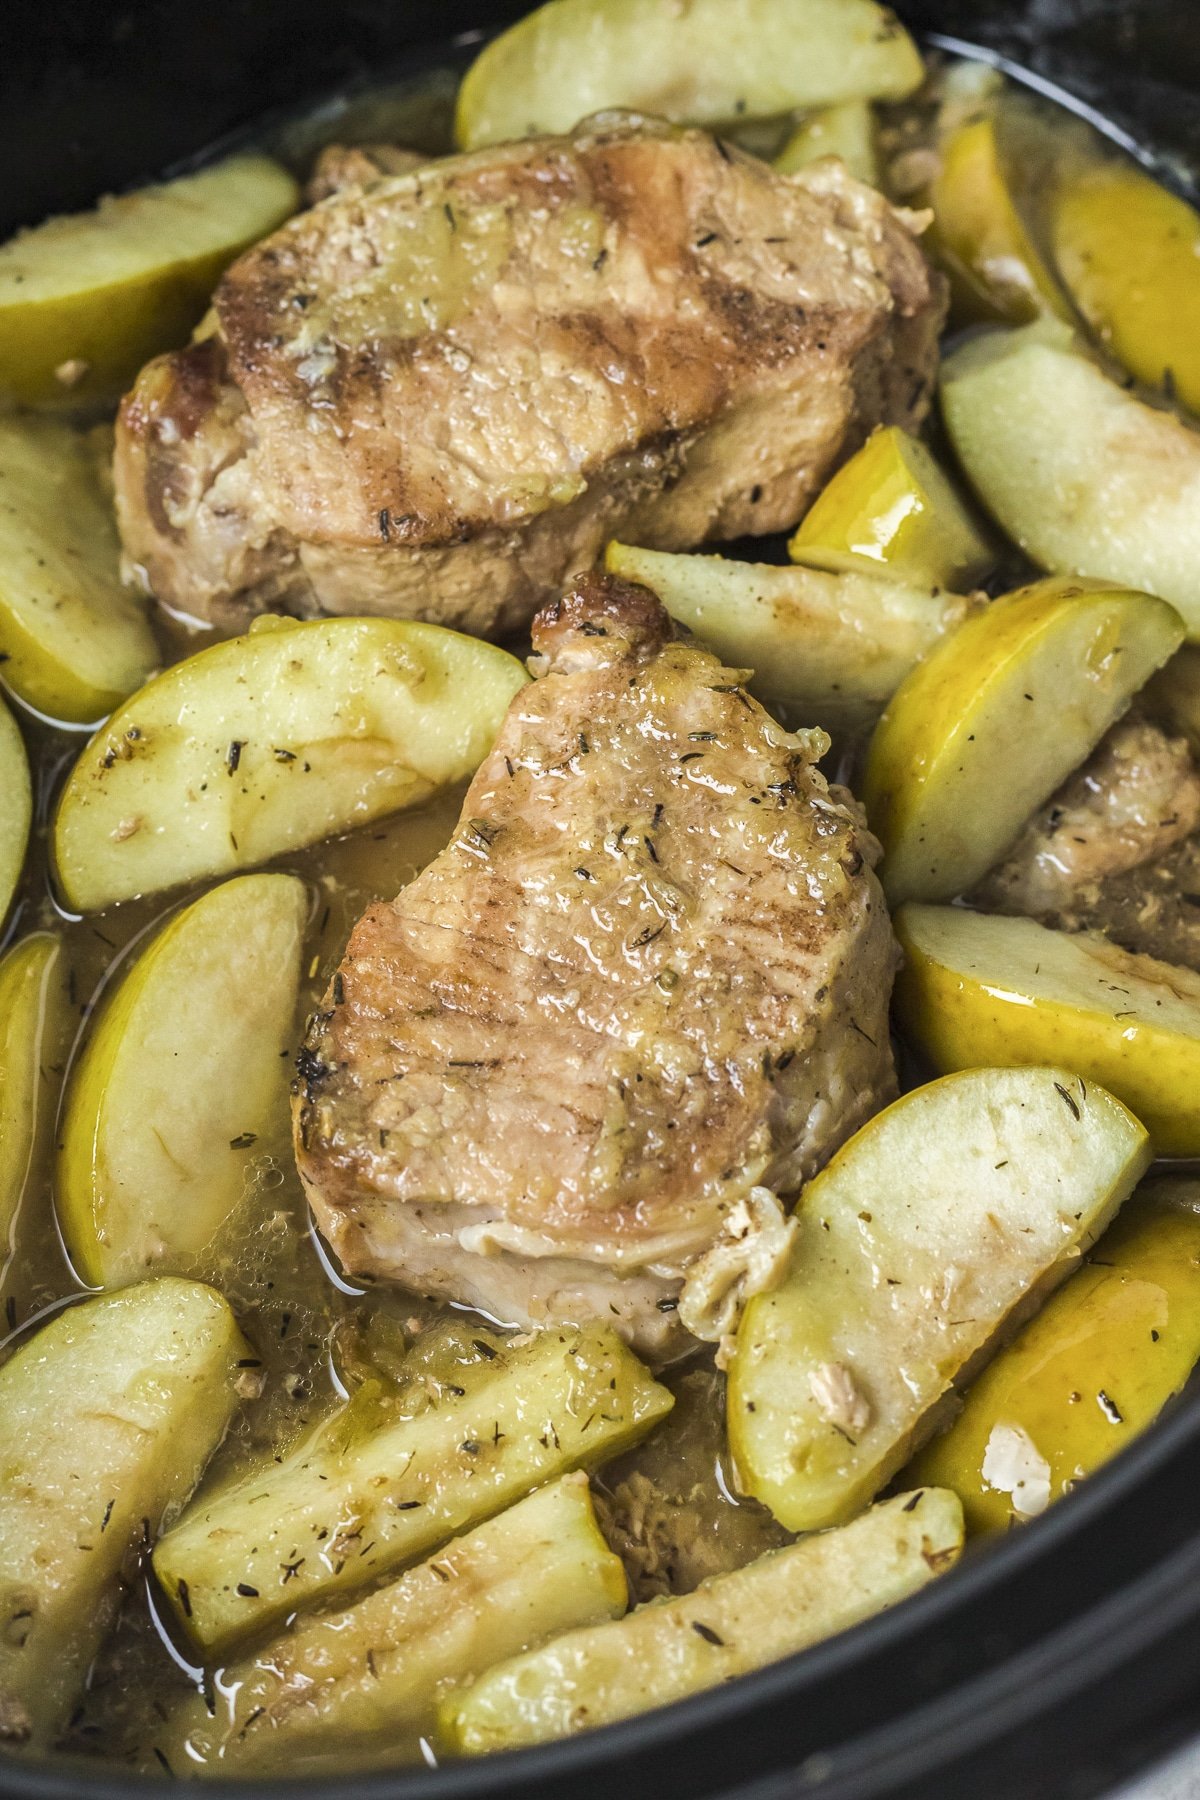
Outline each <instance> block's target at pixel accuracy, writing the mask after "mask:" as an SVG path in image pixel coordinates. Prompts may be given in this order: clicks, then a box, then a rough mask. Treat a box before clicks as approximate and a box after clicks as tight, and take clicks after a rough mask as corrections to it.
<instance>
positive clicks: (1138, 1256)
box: [904, 1181, 1200, 1531]
mask: <svg viewBox="0 0 1200 1800" xmlns="http://www.w3.org/2000/svg"><path fill="white" fill-rule="evenodd" d="M1198 1359H1200V1184H1197V1183H1196V1182H1194V1181H1192V1182H1187V1181H1164V1182H1150V1183H1147V1184H1146V1186H1145V1187H1144V1189H1142V1190H1140V1191H1139V1192H1138V1193H1137V1194H1136V1195H1135V1196H1134V1198H1133V1199H1132V1200H1130V1202H1129V1203H1128V1205H1127V1206H1126V1207H1125V1208H1124V1210H1123V1211H1122V1213H1121V1216H1120V1218H1119V1219H1118V1220H1117V1222H1116V1224H1115V1225H1113V1226H1112V1228H1111V1229H1110V1230H1109V1231H1106V1232H1105V1234H1104V1237H1103V1238H1102V1239H1101V1241H1100V1243H1099V1244H1098V1245H1097V1247H1096V1253H1095V1255H1094V1257H1093V1258H1092V1259H1091V1261H1089V1262H1088V1263H1087V1264H1086V1265H1085V1267H1084V1268H1082V1269H1081V1270H1080V1271H1079V1273H1078V1274H1077V1275H1073V1276H1072V1277H1071V1279H1070V1281H1068V1282H1067V1284H1066V1285H1065V1287H1063V1288H1061V1289H1060V1290H1059V1292H1058V1293H1056V1294H1054V1295H1053V1296H1052V1297H1051V1298H1050V1300H1049V1301H1048V1302H1047V1303H1046V1305H1045V1307H1044V1308H1043V1309H1042V1311H1041V1312H1040V1313H1039V1314H1038V1316H1037V1318H1036V1319H1033V1320H1031V1321H1030V1323H1029V1324H1028V1325H1026V1326H1025V1328H1024V1330H1023V1331H1022V1332H1021V1334H1020V1336H1019V1337H1018V1338H1017V1339H1016V1341H1015V1342H1014V1343H1012V1344H1009V1345H1008V1346H1007V1347H1006V1348H1005V1349H1003V1350H1001V1352H1000V1354H999V1355H998V1356H997V1357H996V1358H995V1360H994V1361H993V1362H992V1363H990V1364H989V1366H988V1367H987V1368H986V1369H985V1370H984V1372H983V1374H982V1375H981V1376H980V1377H979V1379H978V1380H977V1381H976V1382H975V1383H974V1385H973V1386H972V1388H971V1390H970V1392H969V1393H968V1395H967V1397H966V1402H965V1404H964V1406H963V1410H962V1412H961V1413H960V1414H959V1415H958V1417H957V1419H956V1420H955V1421H954V1423H953V1425H951V1427H950V1429H949V1430H948V1431H947V1432H945V1433H944V1435H943V1436H941V1437H939V1438H936V1439H935V1440H934V1441H933V1442H932V1443H931V1444H929V1445H927V1446H926V1448H925V1449H924V1450H923V1451H922V1452H921V1454H920V1455H919V1456H918V1457H917V1459H916V1461H915V1462H914V1463H913V1464H912V1466H911V1468H909V1469H908V1470H907V1471H906V1472H905V1476H904V1479H905V1482H906V1483H909V1482H911V1483H912V1484H914V1485H916V1484H919V1483H921V1482H933V1483H936V1484H938V1485H940V1486H943V1487H948V1488H951V1489H953V1491H954V1492H955V1493H957V1494H958V1495H959V1496H960V1498H961V1500H962V1503H963V1509H964V1511H965V1513H966V1516H967V1524H968V1526H969V1527H970V1529H971V1530H972V1531H1005V1530H1007V1529H1008V1527H1009V1526H1010V1525H1012V1524H1013V1523H1014V1522H1015V1521H1017V1520H1020V1519H1028V1518H1032V1517H1035V1516H1036V1515H1037V1514H1038V1513H1040V1512H1042V1511H1043V1510H1044V1508H1045V1507H1046V1506H1047V1505H1049V1503H1050V1502H1051V1501H1052V1500H1057V1499H1059V1498H1060V1496H1061V1495H1063V1494H1066V1493H1069V1492H1070V1490H1071V1489H1072V1488H1073V1487H1074V1486H1075V1485H1076V1484H1077V1483H1078V1482H1079V1481H1080V1480H1082V1479H1084V1478H1085V1477H1086V1476H1088V1475H1091V1474H1092V1473H1093V1472H1094V1471H1095V1470H1096V1469H1098V1468H1099V1467H1100V1466H1101V1464H1103V1463H1105V1462H1107V1461H1108V1459H1109V1458H1110V1457H1112V1456H1115V1455H1116V1453H1117V1451H1118V1450H1121V1449H1123V1448H1124V1447H1125V1445H1126V1444H1128V1443H1129V1442H1130V1441H1131V1439H1133V1438H1134V1437H1136V1436H1137V1434H1138V1433H1139V1432H1141V1431H1144V1430H1145V1429H1146V1427H1147V1426H1148V1425H1150V1424H1152V1423H1153V1421H1154V1420H1155V1419H1156V1418H1157V1417H1158V1415H1159V1413H1160V1412H1161V1411H1162V1409H1163V1407H1164V1406H1165V1405H1166V1404H1167V1402H1168V1400H1170V1398H1171V1396H1172V1395H1173V1394H1177V1393H1178V1392H1179V1390H1180V1389H1181V1388H1182V1387H1183V1385H1184V1383H1185V1382H1186V1381H1187V1379H1188V1376H1189V1375H1190V1374H1191V1372H1192V1370H1193V1368H1194V1367H1195V1365H1196V1362H1197V1360H1198Z"/></svg>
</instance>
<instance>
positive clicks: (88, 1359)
mask: <svg viewBox="0 0 1200 1800" xmlns="http://www.w3.org/2000/svg"><path fill="white" fill-rule="evenodd" d="M245 1352H246V1344H245V1341H244V1339H243V1338H242V1336H241V1333H240V1332H239V1331H238V1328H237V1325H236V1323H235V1321H234V1317H233V1314H232V1313H231V1312H230V1310H229V1307H228V1306H227V1305H226V1303H225V1301H224V1300H223V1299H222V1298H221V1296H220V1295H219V1294H217V1293H214V1292H213V1290H212V1288H207V1287H201V1286H200V1285H199V1283H197V1282H191V1281H176V1280H173V1279H171V1278H169V1277H168V1278H166V1279H163V1280H159V1281H146V1282H142V1283H140V1284H139V1285H138V1286H137V1287H132V1288H125V1289H123V1290H122V1292H121V1293H119V1294H102V1295H100V1296H98V1297H97V1298H95V1299H91V1300H85V1301H84V1302H83V1304H82V1305H80V1306H72V1307H69V1308H68V1309H67V1310H66V1311H65V1312H61V1313H59V1315H58V1317H57V1318H55V1319H53V1320H51V1322H50V1323H49V1324H48V1325H44V1326H43V1327H42V1329H41V1330H40V1331H39V1332H38V1333H37V1334H36V1336H35V1337H33V1338H31V1339H30V1340H29V1342H28V1343H26V1344H25V1345H24V1346H23V1347H22V1348H21V1349H20V1350H18V1352H17V1354H16V1355H15V1356H14V1357H13V1358H12V1360H11V1361H10V1362H7V1363H5V1365H4V1367H3V1369H0V1445H3V1450H2V1451H0V1456H2V1458H3V1470H4V1480H3V1482H2V1483H0V1606H2V1607H3V1616H4V1619H5V1620H6V1622H7V1628H6V1630H5V1631H4V1632H3V1633H0V1725H2V1729H3V1735H4V1738H5V1741H6V1744H7V1745H12V1744H14V1743H22V1742H24V1743H27V1744H31V1745H33V1746H35V1747H36V1746H41V1747H48V1746H49V1745H50V1744H51V1743H52V1742H53V1740H54V1737H55V1735H56V1733H57V1732H58V1731H59V1730H60V1729H61V1728H62V1726H63V1725H64V1724H65V1723H66V1720H67V1716H68V1714H69V1713H70V1710H71V1707H72V1704H73V1703H74V1701H75V1700H76V1698H77V1697H78V1695H79V1692H80V1690H81V1689H82V1687H83V1686H84V1683H85V1680H86V1678H87V1673H88V1667H89V1665H90V1663H91V1661H92V1658H93V1657H94V1656H95V1654H96V1652H97V1650H98V1649H99V1648H100V1644H101V1642H102V1640H103V1638H104V1634H105V1632H106V1631H107V1629H108V1627H109V1626H110V1625H111V1624H112V1621H113V1619H114V1618H115V1616H116V1613H117V1609H118V1607H119V1605H120V1603H121V1600H122V1597H123V1596H124V1594H125V1592H126V1584H127V1580H128V1577H129V1574H130V1573H131V1572H132V1570H133V1569H135V1568H136V1566H137V1559H138V1556H139V1554H140V1553H142V1552H143V1551H145V1550H146V1549H147V1548H148V1547H149V1543H150V1542H152V1541H153V1538H154V1534H155V1533H156V1532H157V1531H158V1529H159V1527H160V1525H161V1524H162V1521H163V1517H164V1514H168V1513H169V1512H171V1511H173V1510H175V1509H177V1508H178V1507H179V1506H180V1505H181V1504H182V1503H183V1502H184V1501H185V1500H186V1499H187V1498H188V1495H189V1494H190V1493H191V1491H192V1489H193V1487H194V1486H195V1485H196V1482H197V1480H198V1479H199V1477H200V1474H201V1471H202V1470H203V1468H204V1465H205V1463H206V1462H207V1461H208V1459H209V1457H210V1455H211V1454H212V1452H213V1450H214V1449H215V1448H216V1446H217V1445H218V1444H219V1443H220V1441H221V1438H222V1436H223V1435H224V1432H225V1428H226V1426H227V1425H228V1423H229V1420H230V1418H231V1416H232V1414H233V1410H234V1408H235V1406H236V1405H237V1393H236V1390H235V1388H234V1381H235V1378H236V1375H237V1362H238V1359H239V1357H241V1356H244V1355H245Z"/></svg>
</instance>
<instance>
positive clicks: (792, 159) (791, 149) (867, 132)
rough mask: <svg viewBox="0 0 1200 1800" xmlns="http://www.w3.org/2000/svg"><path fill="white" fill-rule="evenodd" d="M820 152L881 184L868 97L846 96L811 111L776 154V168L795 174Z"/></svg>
mask: <svg viewBox="0 0 1200 1800" xmlns="http://www.w3.org/2000/svg"><path fill="white" fill-rule="evenodd" d="M819 156H838V157H840V158H841V160H842V161H843V162H844V163H845V165H846V167H847V169H849V171H850V173H851V175H854V176H857V178H858V180H859V181H865V182H866V183H867V185H868V186H869V187H878V186H879V156H878V153H877V152H876V148H875V119H874V115H873V114H872V112H871V103H870V101H869V100H843V101H841V102H840V104H839V105H837V106H819V107H817V109H816V110H815V111H814V112H810V113H809V114H808V116H807V117H806V118H804V119H801V121H800V123H799V124H798V125H797V126H796V129H795V130H794V131H793V132H792V134H791V136H790V137H789V138H788V140H787V143H786V144H785V145H784V146H783V149H782V150H781V151H780V152H779V155H778V156H777V157H776V158H775V164H774V167H775V171H776V173H777V174H779V175H794V174H795V173H796V172H797V170H798V169H806V168H807V167H808V165H809V163H811V162H816V160H817V158H818V157H819Z"/></svg>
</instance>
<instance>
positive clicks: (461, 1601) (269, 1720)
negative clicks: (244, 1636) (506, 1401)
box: [155, 1473, 629, 1776]
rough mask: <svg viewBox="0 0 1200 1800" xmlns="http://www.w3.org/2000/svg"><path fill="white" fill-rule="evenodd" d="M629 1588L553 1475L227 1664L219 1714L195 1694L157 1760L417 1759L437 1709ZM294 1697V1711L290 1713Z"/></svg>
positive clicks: (579, 1497) (612, 1607)
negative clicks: (449, 1694)
mask: <svg viewBox="0 0 1200 1800" xmlns="http://www.w3.org/2000/svg"><path fill="white" fill-rule="evenodd" d="M628 1598H629V1588H628V1583H627V1581H626V1578H625V1570H624V1568H623V1566H622V1564H621V1560H620V1558H619V1557H617V1556H614V1554H613V1552H612V1551H611V1550H610V1549H609V1547H608V1545H607V1544H606V1543H605V1541H604V1538H603V1536H602V1534H601V1531H600V1527H599V1525H598V1524H597V1522H596V1514H595V1511H594V1510H593V1506H592V1498H591V1494H590V1492H589V1490H588V1479H587V1476H586V1475H584V1474H582V1473H577V1474H574V1475H564V1476H563V1477H562V1478H561V1480H559V1481H556V1482H553V1483H551V1484H550V1485H549V1486H548V1487H543V1488H538V1489H537V1491H536V1492H535V1493H532V1494H530V1495H528V1496H527V1498H526V1499H524V1500H519V1501H518V1502H517V1504H516V1505H515V1506H510V1507H509V1508H508V1510H507V1511H506V1512H502V1513H500V1514H499V1516H498V1517H497V1518H494V1519H490V1520H488V1522H487V1523H486V1524H484V1525H479V1526H477V1527H476V1528H475V1530H474V1531H471V1532H468V1533H467V1535H466V1536H465V1537H459V1538H454V1539H453V1540H452V1541H451V1542H450V1543H449V1544H446V1545H444V1546H443V1548H442V1549H440V1550H439V1551H438V1552H437V1553H436V1555H435V1556H433V1557H432V1558H431V1559H430V1560H429V1561H427V1562H423V1563H421V1564H419V1565H418V1566H417V1567H416V1568H414V1569H409V1570H408V1571H407V1572H406V1573H405V1574H403V1575H401V1576H399V1577H398V1578H397V1579H396V1580H395V1581H392V1582H389V1583H388V1584H387V1585H386V1586H385V1587H381V1588H376V1590H375V1591H374V1593H371V1594H368V1595H367V1596H366V1598H365V1599H362V1600H359V1601H357V1602H356V1603H355V1604H354V1605H352V1606H349V1607H346V1608H344V1609H343V1610H341V1611H338V1612H316V1613H311V1612H310V1613H305V1614H303V1615H302V1616H301V1617H300V1618H299V1619H297V1620H295V1621H294V1622H293V1623H292V1624H290V1625H289V1626H288V1627H287V1628H286V1629H285V1630H284V1631H283V1632H282V1633H281V1634H280V1636H278V1637H276V1638H273V1639H271V1640H269V1641H268V1642H267V1644H266V1645H264V1646H263V1647H262V1648H261V1649H260V1650H258V1651H257V1653H252V1654H251V1655H249V1656H247V1657H245V1658H244V1659H242V1660H240V1661H238V1662H235V1663H230V1664H226V1666H225V1668H224V1670H223V1671H222V1678H221V1686H222V1690H223V1691H224V1692H225V1693H227V1694H228V1695H229V1697H230V1698H229V1704H228V1706H222V1707H221V1708H220V1711H219V1713H214V1711H213V1709H212V1707H211V1706H210V1705H209V1704H208V1702H207V1696H206V1695H203V1694H200V1693H196V1692H192V1693H189V1694H188V1696H187V1698H186V1699H185V1700H182V1701H180V1702H179V1703H178V1704H177V1705H176V1706H175V1707H174V1708H173V1709H172V1711H171V1712H170V1714H169V1715H168V1717H167V1720H166V1723H165V1725H164V1727H163V1730H162V1731H161V1733H160V1734H159V1735H158V1736H157V1737H156V1739H155V1743H156V1747H157V1748H158V1749H159V1750H160V1751H161V1752H163V1753H164V1754H165V1755H166V1758H167V1762H168V1765H169V1766H170V1767H172V1768H184V1769H191V1768H193V1767H196V1766H197V1765H198V1766H199V1767H201V1768H206V1769H208V1770H210V1771H211V1772H212V1773H214V1774H220V1773H222V1772H233V1771H237V1772H238V1773H240V1772H241V1771H242V1770H243V1769H252V1768H259V1769H264V1770H270V1769H272V1768H274V1769H278V1768H279V1767H280V1766H281V1763H283V1762H284V1761H286V1767H287V1770H288V1773H289V1775H291V1776H295V1775H299V1774H301V1773H303V1774H306V1775H307V1774H315V1773H318V1772H320V1771H326V1772H328V1773H329V1774H331V1775H338V1776H341V1775H344V1774H345V1771H346V1768H347V1763H348V1761H349V1760H353V1761H355V1762H357V1761H359V1760H360V1759H363V1760H365V1758H366V1757H368V1756H370V1754H371V1752H372V1751H379V1750H383V1751H385V1752H386V1753H387V1754H388V1755H389V1756H390V1757H391V1758H393V1759H394V1758H395V1757H396V1755H397V1752H398V1751H408V1752H410V1753H413V1754H419V1750H418V1737H419V1736H420V1735H423V1734H427V1735H430V1736H431V1735H432V1733H433V1729H434V1724H435V1716H436V1709H437V1703H438V1700H439V1699H440V1698H441V1697H442V1696H443V1695H444V1694H445V1693H446V1690H447V1688H457V1687H459V1686H460V1685H461V1684H462V1683H464V1682H468V1681H470V1680H471V1679H472V1678H473V1677H475V1676H477V1675H482V1674H483V1672H484V1670H485V1669H487V1668H489V1667H490V1666H491V1665H492V1664H493V1663H496V1662H500V1661H501V1660H502V1659H503V1658H505V1657H507V1656H515V1655H517V1654H518V1653H519V1652H521V1651H522V1650H526V1649H529V1648H530V1647H531V1646H532V1645H534V1644H540V1643H542V1642H544V1641H545V1640H546V1639H547V1638H556V1637H558V1635H559V1634H560V1633H561V1632H564V1631H570V1630H572V1629H574V1628H578V1627H580V1626H587V1625H594V1624H596V1623H598V1622H599V1621H600V1620H606V1619H615V1618H619V1617H620V1615H621V1614H622V1613H623V1612H624V1611H625V1607H626V1605H627V1604H628ZM301 1694H303V1696H304V1703H303V1704H302V1705H297V1704H296V1702H297V1697H298V1696H299V1695H301Z"/></svg>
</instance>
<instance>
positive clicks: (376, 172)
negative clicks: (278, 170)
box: [304, 144, 430, 206]
mask: <svg viewBox="0 0 1200 1800" xmlns="http://www.w3.org/2000/svg"><path fill="white" fill-rule="evenodd" d="M429 160H430V159H429V157H427V156H422V155H421V153H420V151H419V150H406V149H405V148H404V146H403V144H326V146H325V148H324V150H322V151H321V153H320V155H319V156H318V157H317V160H316V162H315V163H314V164H313V169H312V174H311V175H310V176H309V178H308V182H307V185H306V186H305V189H304V198H305V199H306V200H307V202H308V204H309V205H310V206H316V205H317V203H318V202H319V201H321V200H328V199H329V198H330V196H331V195H333V194H341V193H344V192H345V190H346V189H347V188H359V187H368V186H370V184H371V182H373V181H381V180H382V179H383V177H384V176H385V175H407V174H409V173H410V172H411V171H412V170H413V169H419V168H421V167H422V166H423V165H424V164H425V163H427V162H429Z"/></svg>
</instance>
